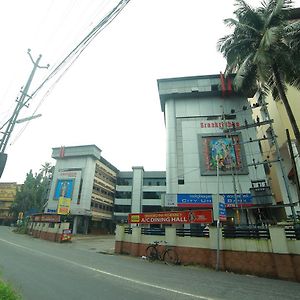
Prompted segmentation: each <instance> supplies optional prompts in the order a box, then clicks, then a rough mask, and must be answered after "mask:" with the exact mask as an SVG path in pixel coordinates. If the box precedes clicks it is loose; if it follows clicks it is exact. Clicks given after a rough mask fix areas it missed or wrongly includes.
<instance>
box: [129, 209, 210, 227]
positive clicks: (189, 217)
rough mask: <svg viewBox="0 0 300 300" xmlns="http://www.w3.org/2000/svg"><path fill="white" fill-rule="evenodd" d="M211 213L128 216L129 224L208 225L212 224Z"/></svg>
mask: <svg viewBox="0 0 300 300" xmlns="http://www.w3.org/2000/svg"><path fill="white" fill-rule="evenodd" d="M212 221H213V218H212V211H211V210H210V209H209V210H193V211H171V212H157V213H136V214H134V213H133V214H129V215H128V223H130V224H191V223H192V224H199V223H200V224H201V223H202V224H209V223H212Z"/></svg>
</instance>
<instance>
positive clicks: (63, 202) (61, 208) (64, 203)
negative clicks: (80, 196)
mask: <svg viewBox="0 0 300 300" xmlns="http://www.w3.org/2000/svg"><path fill="white" fill-rule="evenodd" d="M70 206H71V199H70V198H64V197H60V198H59V201H58V206H57V214H59V215H67V214H69V213H70Z"/></svg>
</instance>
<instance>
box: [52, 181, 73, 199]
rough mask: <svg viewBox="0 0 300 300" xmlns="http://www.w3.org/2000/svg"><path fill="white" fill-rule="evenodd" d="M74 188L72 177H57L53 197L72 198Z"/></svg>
mask: <svg viewBox="0 0 300 300" xmlns="http://www.w3.org/2000/svg"><path fill="white" fill-rule="evenodd" d="M73 189H74V179H58V180H57V183H56V188H55V192H54V199H55V200H59V198H60V197H63V198H70V199H72V195H73Z"/></svg>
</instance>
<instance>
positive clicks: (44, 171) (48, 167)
mask: <svg viewBox="0 0 300 300" xmlns="http://www.w3.org/2000/svg"><path fill="white" fill-rule="evenodd" d="M52 171H53V166H52V165H51V164H50V163H48V162H45V163H44V164H43V165H42V166H41V169H40V174H41V175H42V176H43V177H48V174H49V173H51V172H52Z"/></svg>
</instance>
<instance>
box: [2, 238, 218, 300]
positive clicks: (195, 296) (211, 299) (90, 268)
mask: <svg viewBox="0 0 300 300" xmlns="http://www.w3.org/2000/svg"><path fill="white" fill-rule="evenodd" d="M0 241H2V242H4V243H7V244H10V245H12V246H15V247H18V248H21V249H25V250H28V251H30V252H35V253H37V254H39V255H42V256H47V257H50V258H54V259H57V260H61V261H64V262H66V263H68V264H72V265H74V266H77V267H80V268H83V269H87V270H90V271H93V272H97V273H100V274H104V275H107V276H111V277H114V278H118V279H121V280H125V281H128V282H132V283H135V284H139V285H144V286H148V287H152V288H156V289H160V290H164V291H167V292H172V293H175V294H179V295H183V296H188V297H192V298H196V299H202V300H216V299H214V298H210V297H205V296H201V295H195V294H191V293H186V292H182V291H179V290H175V289H171V288H167V287H164V286H161V285H156V284H151V283H147V282H143V281H139V280H136V279H132V278H127V277H124V276H121V275H117V274H114V273H110V272H106V271H103V270H100V269H96V268H92V267H89V266H86V265H83V264H79V263H77V262H75V261H72V260H69V259H65V258H62V257H58V256H54V255H51V254H46V253H44V252H41V251H38V250H34V249H31V248H28V247H25V246H22V245H19V244H16V243H12V242H10V241H7V240H4V239H1V238H0Z"/></svg>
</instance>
